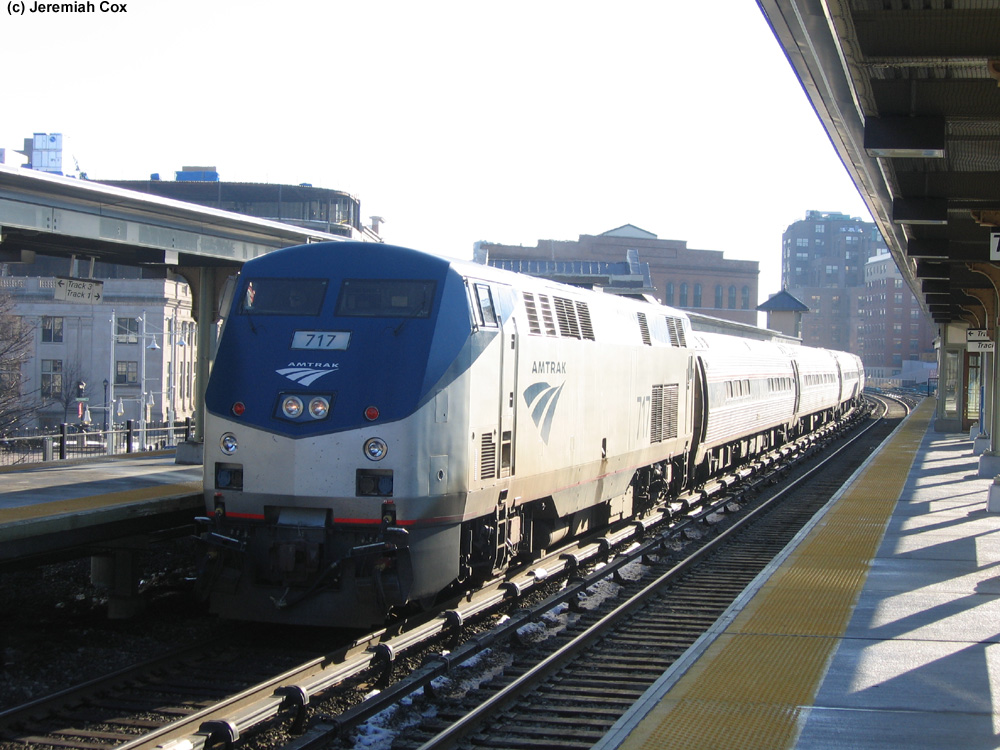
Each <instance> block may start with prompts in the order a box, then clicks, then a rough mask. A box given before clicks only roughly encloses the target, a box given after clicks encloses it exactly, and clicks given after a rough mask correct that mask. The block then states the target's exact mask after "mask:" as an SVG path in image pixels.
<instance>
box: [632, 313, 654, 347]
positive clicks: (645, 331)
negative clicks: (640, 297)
mask: <svg viewBox="0 0 1000 750" xmlns="http://www.w3.org/2000/svg"><path fill="white" fill-rule="evenodd" d="M636 315H638V316H639V333H640V334H642V343H644V344H645V345H646V346H652V345H653V340H652V339H651V338H649V323H647V322H646V313H636Z"/></svg>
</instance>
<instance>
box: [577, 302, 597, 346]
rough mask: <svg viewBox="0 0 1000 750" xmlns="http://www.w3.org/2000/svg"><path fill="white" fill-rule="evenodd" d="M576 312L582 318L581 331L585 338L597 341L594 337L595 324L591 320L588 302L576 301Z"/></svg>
mask: <svg viewBox="0 0 1000 750" xmlns="http://www.w3.org/2000/svg"><path fill="white" fill-rule="evenodd" d="M576 314H577V317H578V318H579V319H580V333H581V334H583V337H584V338H585V339H588V340H590V341H596V340H597V339H595V338H594V324H593V323H591V322H590V308H589V307H587V303H586V302H581V301H580V300H577V301H576Z"/></svg>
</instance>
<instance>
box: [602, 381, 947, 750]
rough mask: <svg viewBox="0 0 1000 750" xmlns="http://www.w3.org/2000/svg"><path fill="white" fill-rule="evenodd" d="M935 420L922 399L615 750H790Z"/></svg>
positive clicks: (930, 402) (930, 401)
mask: <svg viewBox="0 0 1000 750" xmlns="http://www.w3.org/2000/svg"><path fill="white" fill-rule="evenodd" d="M933 414H934V400H933V399H925V400H924V401H923V403H922V404H921V405H920V406H919V407H918V408H917V409H916V410H915V411H914V413H913V414H911V415H910V418H909V419H907V420H906V421H905V422H904V423H903V424H902V425H901V426H900V428H899V429H898V430H897V431H896V432H895V433H894V434H893V436H892V438H891V439H890V440H889V442H888V443H887V444H886V445H885V446H883V447H882V448H881V449H880V451H879V452H878V454H876V456H875V457H874V458H873V460H872V461H870V462H869V463H868V464H867V465H866V467H865V468H864V469H863V470H862V472H861V473H860V474H859V475H858V477H857V478H856V479H855V481H854V482H853V483H852V484H851V486H850V487H849V488H848V489H847V490H846V491H845V492H844V493H843V494H842V495H841V496H840V497H839V499H838V500H837V501H836V502H835V503H834V504H832V505H831V506H830V508H829V510H828V511H827V512H826V514H825V515H824V516H823V518H822V519H821V520H820V522H819V523H818V524H817V525H816V526H815V527H814V528H813V529H812V531H811V532H810V533H809V534H808V535H807V536H806V537H805V538H804V539H803V540H802V541H801V543H800V544H799V545H798V547H797V548H796V549H795V550H794V551H793V552H792V553H791V554H790V555H789V556H788V557H787V558H786V559H785V561H784V562H783V563H782V564H781V566H780V567H779V568H778V569H777V570H776V571H775V573H774V575H773V576H772V577H771V579H770V580H769V581H768V582H767V583H765V584H764V585H763V586H762V587H761V589H760V590H759V591H758V592H757V593H756V594H755V595H754V596H753V598H752V599H751V600H750V602H749V603H748V605H747V606H746V607H745V608H744V610H743V611H742V612H741V613H740V614H739V615H738V616H737V617H736V618H735V619H734V620H733V622H732V623H731V624H730V626H729V627H728V628H727V629H726V631H725V632H724V633H723V634H722V635H720V636H719V637H718V638H717V639H716V640H715V642H714V643H713V644H712V645H711V646H709V647H708V649H707V650H706V651H705V653H704V654H703V655H702V657H701V658H700V659H699V660H698V661H697V662H696V663H695V664H694V665H693V666H692V667H691V669H689V670H688V672H687V673H686V674H685V675H684V676H683V677H681V678H680V679H679V680H678V682H677V684H676V685H674V687H673V688H672V689H671V690H670V692H668V693H667V694H666V696H665V697H664V698H663V700H662V701H660V703H659V704H658V705H657V706H656V707H655V708H654V709H653V710H652V711H650V713H649V714H648V715H647V716H646V717H645V719H643V720H642V721H641V722H640V723H639V725H638V726H637V727H636V729H635V731H633V732H632V734H631V735H630V736H629V738H628V739H627V740H626V741H625V742H624V743H623V744H622V746H621V747H622V748H628V749H629V750H639V749H640V748H641V749H642V750H652V749H653V748H656V750H665V749H667V748H684V750H690V748H736V747H738V748H761V749H762V750H765V749H766V750H777V749H778V748H787V747H791V746H792V744H793V743H794V742H795V739H796V737H797V736H798V732H799V727H800V718H801V717H804V715H805V714H806V713H807V712H808V711H809V708H810V707H811V706H812V703H813V700H814V698H815V695H816V691H817V689H818V688H819V685H820V681H821V680H822V678H823V675H824V674H825V672H826V669H827V665H828V664H829V661H830V658H831V656H832V655H833V652H834V649H835V648H836V646H837V643H838V640H839V638H841V637H842V636H843V634H844V632H845V630H846V628H847V623H848V621H849V620H850V617H851V613H852V611H853V608H854V605H855V603H856V602H857V600H858V596H859V595H860V593H861V588H862V586H863V585H864V582H865V579H866V577H867V575H868V569H869V566H870V564H871V561H872V559H873V558H874V556H875V553H876V551H877V550H878V546H879V544H880V543H881V541H882V536H883V535H884V533H885V527H886V524H887V523H888V520H889V517H890V515H891V514H892V511H893V509H894V508H895V505H896V501H897V500H898V499H899V496H900V494H901V492H902V489H903V486H904V484H905V482H906V478H907V476H908V474H909V472H910V467H911V465H912V463H913V459H914V457H915V455H916V452H917V449H918V448H919V447H920V442H921V440H922V439H923V436H924V433H925V432H926V430H927V426H928V424H929V422H930V419H931V418H932V416H933Z"/></svg>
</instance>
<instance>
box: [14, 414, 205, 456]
mask: <svg viewBox="0 0 1000 750" xmlns="http://www.w3.org/2000/svg"><path fill="white" fill-rule="evenodd" d="M193 432H194V424H193V423H192V421H191V419H190V418H188V419H185V420H184V421H183V422H175V423H173V424H167V423H165V422H164V423H149V422H147V423H146V425H145V428H144V429H143V428H142V427H141V426H140V424H139V423H138V422H136V421H135V420H131V419H130V420H128V421H127V422H125V423H124V424H123V425H121V426H117V425H116V429H113V430H107V431H104V430H85V431H84V430H80V429H79V428H78V427H77V426H76V425H70V424H65V423H64V424H61V425H59V429H58V431H49V432H38V433H34V434H27V435H25V434H18V435H5V436H3V437H0V466H11V465H14V464H31V463H38V462H42V461H62V460H66V459H71V458H91V457H97V456H115V455H119V454H123V453H138V452H140V451H152V450H165V449H170V448H175V447H176V446H177V443H178V442H180V441H184V440H190V439H191V437H192V435H193Z"/></svg>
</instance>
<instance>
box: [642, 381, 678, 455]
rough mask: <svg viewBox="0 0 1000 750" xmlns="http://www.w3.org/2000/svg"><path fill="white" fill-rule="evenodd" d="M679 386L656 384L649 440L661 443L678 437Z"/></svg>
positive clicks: (651, 410) (651, 408)
mask: <svg viewBox="0 0 1000 750" xmlns="http://www.w3.org/2000/svg"><path fill="white" fill-rule="evenodd" d="M678 390H679V389H678V386H677V384H676V383H673V384H671V385H654V386H653V397H652V405H651V407H650V418H649V442H650V443H660V442H663V441H664V440H673V439H674V438H676V437H677V396H678Z"/></svg>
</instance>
